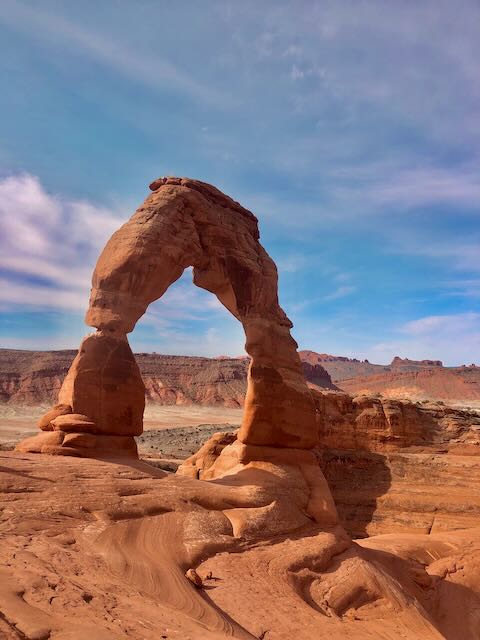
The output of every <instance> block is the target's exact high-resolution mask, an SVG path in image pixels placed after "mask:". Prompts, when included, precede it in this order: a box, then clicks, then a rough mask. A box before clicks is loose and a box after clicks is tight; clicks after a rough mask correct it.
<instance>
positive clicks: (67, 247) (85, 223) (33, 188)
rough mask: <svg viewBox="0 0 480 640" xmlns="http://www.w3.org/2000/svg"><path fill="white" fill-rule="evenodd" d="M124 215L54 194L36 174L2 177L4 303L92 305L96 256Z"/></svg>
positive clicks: (0, 290) (0, 283) (0, 298)
mask: <svg viewBox="0 0 480 640" xmlns="http://www.w3.org/2000/svg"><path fill="white" fill-rule="evenodd" d="M121 221H122V218H121V217H120V215H119V214H118V213H116V212H114V211H111V210H109V209H107V208H105V207H101V206H96V205H94V204H92V203H90V202H85V201H78V200H69V199H66V198H63V197H61V196H59V195H53V194H50V193H48V192H47V191H46V190H45V188H44V187H43V186H42V184H41V183H40V181H39V179H38V178H37V177H36V176H32V175H29V174H21V175H13V176H7V177H4V178H3V179H0V235H1V237H2V252H1V253H0V270H1V272H2V273H3V277H2V278H1V280H0V302H1V303H3V305H4V306H5V304H10V305H23V306H24V307H29V308H37V309H55V308H59V309H70V310H76V311H78V310H80V309H86V307H87V304H88V292H89V288H90V278H91V273H92V270H93V267H94V265H95V261H96V258H97V256H98V254H99V252H100V250H101V248H102V247H103V245H104V244H105V242H106V240H107V239H108V237H109V236H110V235H111V234H112V233H113V231H114V230H115V229H116V228H117V227H118V226H120V223H121Z"/></svg>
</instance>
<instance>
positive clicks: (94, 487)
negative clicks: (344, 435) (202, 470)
mask: <svg viewBox="0 0 480 640" xmlns="http://www.w3.org/2000/svg"><path fill="white" fill-rule="evenodd" d="M52 433H53V432H49V433H46V434H45V435H52ZM237 446H238V445H237ZM239 448H240V449H242V447H239ZM266 449H268V448H266ZM238 454H240V458H242V459H243V461H244V463H247V466H248V465H251V466H250V467H249V468H248V469H245V468H241V469H239V470H238V471H237V472H233V473H230V474H228V475H225V476H223V477H221V478H217V479H215V480H213V481H210V482H205V481H198V480H194V479H191V478H185V477H179V476H172V475H170V474H164V473H162V472H161V471H157V470H156V469H154V468H152V467H149V466H148V465H146V464H142V463H141V462H139V461H135V460H133V461H130V462H128V463H126V462H122V463H119V462H115V461H112V460H110V461H108V462H102V461H100V460H89V459H82V460H79V459H76V458H66V459H62V461H61V462H60V463H59V460H58V458H55V457H54V456H38V455H37V456H35V455H29V454H25V453H22V454H19V453H1V454H0V457H1V464H0V565H1V569H0V612H1V615H0V637H2V638H3V637H5V638H6V639H9V638H13V639H17V638H19V637H22V638H28V639H29V640H34V639H37V640H38V639H39V638H48V637H50V638H52V640H53V639H54V638H59V639H60V638H67V637H68V638H69V639H70V640H83V639H84V638H92V639H93V638H95V640H97V639H98V640H120V638H122V639H124V638H129V639H130V640H158V638H161V637H162V636H165V637H167V638H172V639H175V638H178V639H180V638H190V639H191V640H226V639H227V638H232V637H234V638H239V639H240V638H242V639H247V638H248V639H250V640H254V639H255V638H256V639H258V638H262V637H263V638H265V640H267V639H269V638H270V640H290V639H291V638H292V637H294V638H297V639H298V640H317V639H318V638H319V637H328V638H330V639H331V640H345V639H349V640H376V639H380V638H381V639H382V640H400V639H404V640H419V639H420V638H422V640H440V639H441V638H444V639H447V640H478V610H479V607H480V583H479V575H480V572H479V567H480V532H479V529H478V528H477V529H469V530H464V531H455V532H444V531H438V532H437V533H433V534H431V535H420V534H415V535H411V534H410V535H398V534H396V535H394V536H392V535H384V536H376V537H372V538H369V539H367V540H362V541H361V543H360V544H356V543H352V542H351V541H350V540H349V538H348V537H347V536H346V535H345V534H344V533H343V532H342V530H341V529H340V528H338V527H331V528H327V529H326V528H325V526H324V525H323V526H322V525H320V526H319V525H318V524H317V523H316V522H315V521H314V520H313V519H311V517H308V516H307V515H306V514H308V512H309V496H310V491H309V489H308V483H309V479H308V476H307V475H305V476H304V475H303V473H301V472H300V468H299V467H298V466H293V467H292V466H288V465H287V466H284V465H281V466H278V456H282V455H286V450H283V453H282V449H280V448H275V450H273V451H271V450H270V451H264V455H263V462H262V465H263V466H262V468H261V467H259V466H257V465H258V460H259V456H258V455H257V454H255V455H254V456H253V458H254V459H253V461H252V462H247V461H248V459H249V458H248V455H249V454H248V447H247V448H246V449H244V453H240V452H238ZM245 454H246V455H245ZM310 455H311V454H310V453H309V452H308V451H300V450H298V458H297V461H296V462H297V463H298V464H300V466H303V467H309V466H312V467H313V466H314V465H310V464H308V463H307V459H306V458H309V457H310ZM235 457H237V459H239V458H238V456H237V454H236V455H235ZM267 459H268V460H269V461H267ZM302 460H303V462H302ZM290 461H291V459H290ZM242 464H243V463H242ZM53 489H54V490H53ZM313 506H315V505H313ZM239 534H241V537H239ZM190 569H192V570H193V571H195V573H196V574H198V576H199V577H200V580H201V583H202V585H200V584H199V586H198V587H196V586H194V584H193V583H192V582H191V581H190V580H189V579H188V578H187V577H186V575H185V574H186V573H187V572H188V571H189V570H190Z"/></svg>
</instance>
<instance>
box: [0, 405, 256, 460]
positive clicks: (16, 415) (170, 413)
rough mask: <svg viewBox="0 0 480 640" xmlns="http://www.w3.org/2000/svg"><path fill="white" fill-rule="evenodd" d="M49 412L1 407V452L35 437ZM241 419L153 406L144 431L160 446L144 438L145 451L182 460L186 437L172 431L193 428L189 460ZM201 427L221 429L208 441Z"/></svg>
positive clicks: (221, 410)
mask: <svg viewBox="0 0 480 640" xmlns="http://www.w3.org/2000/svg"><path fill="white" fill-rule="evenodd" d="M48 409H50V407H49V406H46V405H45V406H35V407H23V406H14V405H3V406H1V405H0V449H2V448H3V449H10V448H12V447H13V446H14V445H15V444H16V443H17V442H18V441H19V440H22V439H23V438H27V437H29V436H33V435H36V434H37V433H38V428H37V426H36V424H37V421H38V419H39V418H40V416H41V415H42V414H43V413H45V412H46V411H48ZM242 415H243V410H242V409H228V408H225V407H203V406H196V405H194V406H160V405H150V406H148V407H147V409H146V411H145V419H144V430H145V432H149V431H151V430H154V431H155V433H156V434H158V442H153V441H152V438H149V439H148V438H147V439H145V438H143V437H141V438H143V440H145V441H147V444H146V447H148V449H149V450H150V449H151V453H153V452H155V451H161V450H162V448H163V449H165V451H164V452H163V454H164V455H165V456H167V457H168V456H170V457H180V456H178V455H177V454H176V453H175V451H174V449H175V447H177V445H180V444H181V443H182V440H183V438H184V437H185V434H184V433H181V434H180V433H179V434H178V435H177V436H175V434H173V433H172V430H173V429H183V431H184V432H185V433H187V432H190V431H191V430H190V428H193V432H192V433H191V436H190V437H191V444H190V443H189V444H188V445H187V447H186V448H185V447H183V449H185V455H183V454H182V455H183V457H186V456H187V455H190V454H191V452H192V453H193V452H194V451H196V450H197V449H198V448H199V446H200V445H201V444H202V442H203V441H204V440H205V439H206V438H208V437H210V435H211V434H212V433H215V431H222V430H227V431H231V430H234V429H235V428H237V427H238V426H239V425H240V423H241V421H242ZM198 425H207V427H211V426H213V425H218V428H213V430H212V429H210V428H209V429H207V430H206V436H205V438H201V439H198V438H196V435H195V434H196V431H195V427H198ZM185 428H188V429H185ZM162 430H168V433H166V434H165V436H163V435H162V434H161V433H160V431H162ZM172 438H173V441H172V446H171V449H172V451H170V450H167V448H166V447H167V444H168V441H169V440H171V439H172ZM143 444H144V442H139V446H140V447H142V446H143ZM192 447H193V449H192Z"/></svg>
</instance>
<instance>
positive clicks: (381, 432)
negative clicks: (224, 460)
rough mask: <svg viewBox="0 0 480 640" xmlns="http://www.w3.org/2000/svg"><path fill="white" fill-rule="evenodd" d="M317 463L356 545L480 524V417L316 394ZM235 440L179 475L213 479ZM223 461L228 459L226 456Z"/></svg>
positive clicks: (206, 450)
mask: <svg viewBox="0 0 480 640" xmlns="http://www.w3.org/2000/svg"><path fill="white" fill-rule="evenodd" d="M312 394H313V396H314V398H315V404H316V407H317V425H318V429H319V440H320V443H321V444H320V447H319V448H318V449H317V463H318V464H319V466H320V467H321V469H322V471H323V473H324V475H325V477H326V479H327V482H328V485H329V487H330V489H331V491H332V495H333V498H334V501H335V504H336V506H337V509H338V514H339V518H340V522H341V523H342V525H343V526H344V527H345V528H346V530H347V531H348V532H349V533H350V534H351V535H353V536H354V537H364V536H366V535H375V534H378V533H391V532H394V531H399V532H409V533H422V534H423V533H430V532H432V531H433V532H436V531H441V530H454V529H463V528H466V527H473V526H477V525H478V523H480V415H479V414H478V413H476V412H473V411H462V410H455V409H452V408H450V407H446V406H444V405H441V404H437V403H426V404H414V403H411V402H407V401H403V402H400V401H392V400H388V399H385V398H375V397H373V398H372V397H366V396H361V397H357V398H352V397H351V396H348V394H345V393H341V392H331V391H323V392H318V391H316V390H312ZM233 437H234V436H233V434H228V433H219V434H216V435H215V436H214V437H212V438H211V439H210V440H208V441H207V442H206V443H205V444H204V445H203V446H202V448H201V449H200V450H199V451H198V452H197V453H196V454H195V455H193V456H191V457H190V458H188V459H187V460H185V462H184V463H183V464H182V465H181V466H180V467H179V470H178V473H180V474H184V475H188V476H190V477H195V478H200V479H208V478H209V477H211V473H212V471H211V468H212V467H213V466H214V464H215V461H216V459H217V457H218V456H219V455H220V454H221V453H222V451H223V450H224V449H225V451H227V450H228V447H227V444H229V443H230V442H231V439H232V438H233ZM222 455H225V454H222Z"/></svg>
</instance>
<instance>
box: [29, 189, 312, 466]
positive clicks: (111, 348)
mask: <svg viewBox="0 0 480 640" xmlns="http://www.w3.org/2000/svg"><path fill="white" fill-rule="evenodd" d="M150 189H151V190H152V194H151V195H150V196H149V197H148V198H147V199H146V200H145V202H144V203H143V204H142V205H141V206H140V207H139V209H137V211H136V212H135V213H134V215H133V216H132V217H131V218H130V220H128V221H127V222H126V223H125V224H124V225H123V226H122V227H121V228H120V229H119V230H118V231H116V232H115V233H114V234H113V236H112V237H111V238H110V240H109V241H108V242H107V244H106V246H105V248H104V250H103V251H102V253H101V255H100V257H99V259H98V261H97V265H96V267H95V270H94V273H93V277H92V290H91V295H90V303H89V308H88V311H87V314H86V318H85V320H86V323H87V325H89V326H91V327H94V328H95V329H96V332H95V333H94V334H92V335H90V336H87V337H86V338H85V339H84V340H83V342H82V344H81V346H80V349H79V352H78V355H77V357H76V358H75V360H74V362H73V363H72V366H71V368H70V371H69V373H68V375H67V377H66V379H65V381H64V384H63V386H62V389H61V391H60V394H59V404H58V405H57V406H56V408H54V409H53V410H52V411H51V412H49V414H47V415H46V416H45V417H44V419H43V421H41V424H40V426H41V428H42V429H44V430H45V433H43V434H39V436H35V438H34V439H30V442H29V443H28V444H27V441H26V442H25V443H23V450H31V451H38V450H41V451H42V452H46V453H48V452H52V453H65V454H68V453H72V454H74V455H98V453H99V450H103V449H104V450H108V451H109V452H113V451H120V452H126V453H130V454H132V455H134V454H135V451H136V449H135V443H134V440H133V436H135V435H139V434H140V433H142V430H143V411H144V403H145V399H144V387H143V382H142V379H141V376H140V372H139V369H138V366H137V364H136V362H135V358H134V356H133V353H132V351H131V349H130V346H129V343H128V338H127V334H128V333H130V332H132V331H133V329H134V328H135V325H136V323H137V322H138V320H139V319H140V318H141V317H142V316H143V314H144V313H145V312H146V310H147V308H148V306H149V305H150V304H151V303H153V302H154V301H155V300H158V299H160V298H161V297H162V296H163V294H164V293H165V292H166V291H167V289H168V288H169V287H170V286H171V285H172V284H173V283H174V282H176V281H177V280H178V279H179V278H180V276H181V275H182V273H183V272H184V270H185V269H186V268H188V267H192V268H193V281H194V284H195V285H197V286H198V287H200V288H202V289H205V290H207V291H209V292H211V293H213V294H214V295H215V296H216V297H217V298H218V300H219V301H220V302H221V304H222V305H223V306H224V307H225V308H226V309H227V310H228V311H230V313H231V314H232V315H233V316H234V317H235V318H236V319H237V320H239V322H240V323H241V324H242V326H243V330H244V332H245V336H246V344H245V350H246V351H247V353H248V354H249V355H250V357H251V362H250V367H249V372H248V386H247V393H246V398H245V406H244V415H243V421H242V425H241V428H240V431H239V434H238V439H239V440H240V442H241V443H243V444H246V445H261V446H268V447H290V448H297V449H309V448H311V447H313V446H314V445H315V444H316V443H317V429H316V424H315V408H314V403H313V400H312V397H311V395H310V392H309V390H308V387H307V385H306V382H305V379H304V376H303V371H302V366H301V363H300V359H299V357H298V354H297V351H296V349H297V344H296V342H295V341H294V339H293V338H292V336H291V335H290V329H291V327H292V323H291V322H290V320H289V319H288V318H287V316H286V315H285V313H284V311H283V310H282V308H281V307H280V305H279V302H278V290H277V280H278V277H277V270H276V266H275V264H274V262H273V260H272V259H271V258H270V256H269V255H268V253H267V252H266V251H265V249H264V248H263V247H262V245H261V244H260V242H259V231H258V221H257V218H256V217H255V216H254V215H253V214H252V213H251V212H250V211H248V210H246V209H244V208H243V207H242V206H241V205H240V204H238V203H237V202H235V201H234V200H232V199H231V198H229V197H228V196H226V195H225V194H223V193H222V192H220V191H219V190H218V189H216V188H215V187H213V186H211V185H208V184H206V183H203V182H200V181H197V180H190V179H188V178H173V177H170V178H161V179H159V180H156V181H155V182H153V183H152V184H151V185H150ZM42 424H43V426H42Z"/></svg>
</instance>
